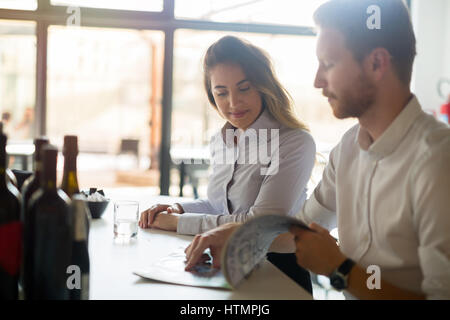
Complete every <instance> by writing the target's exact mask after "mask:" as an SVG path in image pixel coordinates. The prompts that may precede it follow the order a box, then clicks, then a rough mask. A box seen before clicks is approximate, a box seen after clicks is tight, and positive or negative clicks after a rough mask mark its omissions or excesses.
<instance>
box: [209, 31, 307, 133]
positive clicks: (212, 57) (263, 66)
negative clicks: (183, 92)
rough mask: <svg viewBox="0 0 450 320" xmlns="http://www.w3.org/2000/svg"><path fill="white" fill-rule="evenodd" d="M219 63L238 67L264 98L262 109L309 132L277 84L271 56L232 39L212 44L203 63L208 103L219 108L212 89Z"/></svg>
mask: <svg viewBox="0 0 450 320" xmlns="http://www.w3.org/2000/svg"><path fill="white" fill-rule="evenodd" d="M220 63H234V64H237V65H239V66H240V67H241V68H242V70H243V72H244V74H245V75H246V77H247V80H249V81H250V82H251V83H252V85H253V86H254V87H255V88H256V90H257V91H258V92H259V94H260V95H261V100H262V103H263V107H265V108H267V110H269V112H270V113H271V114H272V116H273V117H274V118H275V119H276V120H277V121H278V122H280V123H281V124H282V125H284V126H286V127H288V128H292V129H303V130H308V128H307V126H306V125H305V124H304V123H303V122H302V121H300V120H299V119H298V118H297V115H296V114H295V111H294V104H293V101H292V97H291V96H290V94H289V93H288V92H287V91H286V89H285V88H284V87H283V86H282V85H281V83H280V81H278V79H277V77H276V75H275V72H274V69H273V65H272V62H271V60H270V58H269V55H268V54H267V53H265V52H264V51H263V50H262V49H260V48H258V47H256V46H254V45H253V44H251V43H249V42H247V41H245V40H242V39H239V38H237V37H233V36H225V37H223V38H221V39H220V40H218V41H217V42H215V43H213V44H212V45H211V46H210V47H209V48H208V50H207V51H206V54H205V57H204V60H203V71H204V73H203V82H204V86H205V90H206V93H207V95H208V99H209V102H210V103H211V104H212V105H213V106H214V107H215V108H217V105H216V102H215V101H214V97H213V93H212V90H211V77H210V71H211V69H212V68H214V67H215V66H216V65H218V64H220Z"/></svg>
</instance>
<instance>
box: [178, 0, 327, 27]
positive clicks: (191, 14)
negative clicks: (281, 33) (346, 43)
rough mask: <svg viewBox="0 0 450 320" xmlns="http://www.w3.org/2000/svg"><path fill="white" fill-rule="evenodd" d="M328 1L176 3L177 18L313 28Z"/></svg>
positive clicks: (208, 0) (207, 0)
mask: <svg viewBox="0 0 450 320" xmlns="http://www.w3.org/2000/svg"><path fill="white" fill-rule="evenodd" d="M323 2H325V0H307V1H306V0H301V1H299V0H256V1H250V0H230V1H223V0H190V1H186V0H176V3H175V16H176V17H177V18H183V19H200V20H210V21H217V22H240V23H268V24H283V25H296V26H313V19H312V15H313V12H314V10H315V9H316V8H317V7H318V6H319V5H320V4H322V3H323Z"/></svg>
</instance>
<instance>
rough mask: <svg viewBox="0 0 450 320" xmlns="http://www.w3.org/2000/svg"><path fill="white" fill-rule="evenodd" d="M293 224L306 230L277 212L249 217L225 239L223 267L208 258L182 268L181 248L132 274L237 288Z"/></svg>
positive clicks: (176, 281)
mask: <svg viewBox="0 0 450 320" xmlns="http://www.w3.org/2000/svg"><path fill="white" fill-rule="evenodd" d="M292 225H296V226H299V227H302V228H305V229H309V228H308V227H307V226H306V225H305V224H303V223H302V222H301V221H299V220H297V219H294V218H291V217H286V216H279V215H264V216H260V217H256V218H253V219H250V220H249V221H247V222H246V223H244V224H243V225H242V226H241V227H240V228H239V229H237V230H236V231H235V232H234V233H233V234H232V235H231V237H230V239H228V241H227V243H226V245H225V248H224V250H223V252H222V269H221V270H219V269H215V268H213V267H212V264H211V261H205V262H201V263H199V264H197V265H196V266H195V267H194V269H193V271H185V270H184V268H185V265H186V264H185V260H186V255H185V253H184V248H180V249H179V250H178V251H177V252H174V253H171V254H170V255H169V256H167V257H165V258H163V259H161V260H158V261H157V262H155V263H154V264H152V265H151V266H149V267H147V268H145V269H143V270H137V271H134V272H133V273H134V274H136V275H138V276H141V277H144V278H148V279H153V280H158V281H163V282H168V283H175V284H182V285H187V286H196V287H213V288H222V289H233V288H237V287H238V286H239V284H240V283H241V282H242V281H243V280H244V279H245V278H246V277H248V276H249V275H250V273H251V271H252V270H253V269H254V268H255V267H256V266H257V265H258V264H259V263H260V262H261V261H263V259H264V258H265V257H266V254H267V251H268V250H269V247H270V245H271V244H272V242H273V240H274V239H275V238H276V237H277V236H278V235H280V234H282V233H285V232H288V231H289V228H290V226H292Z"/></svg>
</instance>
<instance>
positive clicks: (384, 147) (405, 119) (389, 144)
mask: <svg viewBox="0 0 450 320" xmlns="http://www.w3.org/2000/svg"><path fill="white" fill-rule="evenodd" d="M421 112H422V108H421V107H420V104H419V101H418V100H417V97H416V96H414V95H413V97H412V98H411V100H410V101H409V102H408V104H407V105H406V107H405V108H404V109H403V110H402V111H401V112H400V114H399V115H398V116H397V117H396V118H395V119H394V121H393V122H392V123H391V124H390V125H389V127H388V128H387V129H386V130H385V131H384V132H383V133H382V134H381V136H380V137H379V138H378V139H377V140H376V141H375V142H373V140H372V138H371V137H370V135H369V133H368V132H367V130H366V129H364V128H362V127H361V126H359V129H358V134H357V140H358V143H359V146H360V148H361V149H363V150H365V151H367V152H368V153H369V154H371V155H373V156H376V157H379V158H383V157H386V156H388V155H389V154H390V153H392V152H393V151H394V150H395V149H396V148H397V146H398V145H399V144H400V142H401V141H402V140H403V138H404V137H405V135H406V133H407V132H408V130H409V128H410V127H411V125H412V124H413V123H414V121H415V120H416V118H417V117H418V116H419V114H420V113H421Z"/></svg>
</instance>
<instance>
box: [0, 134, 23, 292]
mask: <svg viewBox="0 0 450 320" xmlns="http://www.w3.org/2000/svg"><path fill="white" fill-rule="evenodd" d="M6 142H7V137H6V135H4V134H3V131H1V132H0V300H16V299H17V298H18V293H19V291H18V280H19V271H20V263H21V249H22V243H21V242H22V224H21V222H20V208H21V197H20V193H19V190H17V188H16V187H14V186H13V184H12V183H11V182H10V181H9V179H8V178H7V173H6V169H7V168H6Z"/></svg>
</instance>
